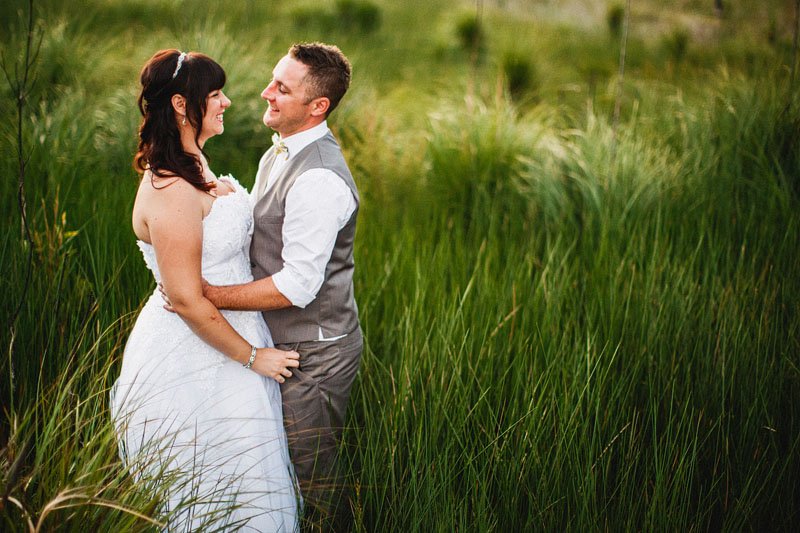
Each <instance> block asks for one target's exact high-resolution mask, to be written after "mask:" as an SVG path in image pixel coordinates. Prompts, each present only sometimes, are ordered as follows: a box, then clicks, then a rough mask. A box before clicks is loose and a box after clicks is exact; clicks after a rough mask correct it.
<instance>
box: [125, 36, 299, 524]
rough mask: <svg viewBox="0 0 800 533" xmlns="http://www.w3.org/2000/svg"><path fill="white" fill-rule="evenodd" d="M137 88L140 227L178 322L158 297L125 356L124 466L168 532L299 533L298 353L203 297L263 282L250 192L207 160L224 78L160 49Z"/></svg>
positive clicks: (260, 324) (248, 315) (219, 123)
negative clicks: (291, 440)
mask: <svg viewBox="0 0 800 533" xmlns="http://www.w3.org/2000/svg"><path fill="white" fill-rule="evenodd" d="M140 81H141V85H142V90H141V94H140V95H139V100H138V103H139V109H140V111H141V112H142V115H143V120H142V124H141V127H140V129H139V148H138V153H137V154H136V158H135V160H134V163H135V166H136V167H137V170H138V171H139V172H141V173H142V174H143V176H142V180H141V183H140V185H139V190H138V192H137V194H136V201H135V203H134V207H133V230H134V233H135V234H136V236H137V238H138V246H139V248H140V249H141V251H142V253H143V255H144V261H145V263H146V264H147V267H148V268H149V269H150V270H151V271H152V273H153V276H154V277H155V281H156V282H161V283H162V284H163V287H164V291H165V293H166V294H167V296H168V298H169V301H170V302H171V305H172V307H173V309H174V310H175V311H176V313H170V312H168V311H167V310H165V309H163V307H162V306H163V300H162V298H161V296H160V294H159V293H158V291H157V290H154V291H153V294H152V295H151V296H150V298H149V299H148V300H147V302H146V304H145V305H144V307H143V309H142V311H141V314H140V315H139V317H138V319H137V321H136V324H135V326H134V328H133V330H132V332H131V335H130V338H129V339H128V343H127V345H126V347H125V353H124V356H123V361H122V371H121V373H120V376H119V379H118V380H117V382H116V383H115V385H114V388H113V391H112V398H111V410H112V416H113V420H114V423H115V425H116V428H117V431H118V433H119V436H120V439H119V440H120V452H121V454H122V458H123V460H125V461H126V464H127V466H128V467H129V468H130V469H131V471H132V473H133V474H134V476H135V478H136V479H137V481H139V482H140V483H142V484H143V486H146V487H147V488H148V490H153V491H154V493H155V494H157V495H158V497H160V498H161V500H162V501H163V506H162V512H163V518H164V520H166V522H167V529H169V530H192V531H194V530H198V529H228V528H243V530H245V531H246V530H256V531H295V530H297V527H298V519H297V506H298V499H299V496H298V495H297V494H298V493H297V492H296V490H295V487H296V485H295V482H294V472H293V470H292V465H291V462H290V460H289V453H288V450H287V445H286V435H285V433H284V428H283V415H282V411H281V399H280V390H279V386H278V383H283V381H284V380H285V378H287V377H290V376H291V375H292V373H291V368H296V367H298V366H299V360H298V358H299V356H298V354H297V353H296V352H286V351H281V350H277V349H275V348H272V347H271V346H272V345H273V344H272V339H271V337H270V334H269V330H268V329H267V326H266V324H265V323H264V321H263V319H262V317H261V314H260V313H257V312H248V311H219V310H217V308H215V307H214V305H213V304H212V303H211V302H210V301H208V300H207V299H205V298H204V297H203V291H202V278H205V279H207V280H208V281H209V282H210V283H213V284H216V285H231V284H237V283H245V282H248V281H250V280H252V276H251V273H250V261H249V257H248V249H249V246H250V245H249V242H250V238H251V235H252V231H253V218H252V206H251V205H250V200H249V195H248V194H247V191H246V190H245V189H244V188H243V187H242V186H241V185H239V183H238V182H237V181H236V180H235V179H233V178H232V177H230V176H225V177H219V178H218V177H216V176H215V175H214V174H213V173H212V172H211V169H210V168H209V167H208V162H207V160H206V157H205V154H204V152H203V145H204V144H205V142H206V141H207V140H208V139H209V138H211V137H213V136H214V135H219V134H221V133H222V132H223V130H224V122H223V115H224V113H225V110H226V109H227V108H228V107H229V106H230V104H231V102H230V100H229V99H228V98H227V97H226V96H225V94H224V93H223V92H222V87H223V85H224V84H225V72H224V71H223V70H222V67H220V66H219V65H218V64H217V63H216V62H215V61H214V60H212V59H211V58H209V57H208V56H205V55H203V54H200V53H196V52H192V53H188V54H186V53H182V52H180V51H178V50H162V51H160V52H158V53H156V54H155V55H154V56H153V57H152V58H151V59H150V60H149V61H148V62H147V63H146V64H145V66H144V68H143V69H142V72H141V76H140Z"/></svg>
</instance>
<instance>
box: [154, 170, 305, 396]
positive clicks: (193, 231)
mask: <svg viewBox="0 0 800 533" xmlns="http://www.w3.org/2000/svg"><path fill="white" fill-rule="evenodd" d="M149 203H150V206H149V209H148V212H149V216H148V218H147V227H148V231H149V234H150V240H151V243H152V244H153V247H154V248H155V252H156V259H157V261H158V268H159V270H160V272H161V281H162V284H163V290H164V292H165V293H166V294H167V296H168V297H169V301H170V303H171V305H172V308H173V309H174V310H175V312H176V313H178V315H180V317H181V318H182V319H183V320H184V321H185V322H186V324H187V325H188V326H189V327H190V328H191V330H192V331H193V332H194V333H195V334H197V335H198V336H199V337H200V338H202V339H203V340H204V341H206V342H207V343H208V344H210V345H211V346H213V347H214V348H216V349H217V350H219V351H220V352H222V353H224V354H225V355H227V356H228V357H230V358H231V359H233V360H235V361H238V362H239V363H242V364H245V363H247V362H248V359H249V358H250V350H251V347H250V344H249V343H248V342H247V341H246V340H245V339H244V338H243V337H242V336H241V335H239V334H238V333H237V332H236V330H234V329H233V327H232V326H231V325H230V324H229V323H228V321H227V320H225V317H223V316H222V314H221V313H220V312H219V310H218V308H217V307H215V306H214V304H213V303H212V302H211V301H210V300H208V299H207V298H206V297H204V296H203V288H202V276H201V259H202V242H203V225H202V224H203V205H202V202H201V201H199V200H198V195H197V194H196V190H194V188H193V187H192V186H191V185H189V184H188V183H186V182H183V181H182V180H181V181H180V182H178V183H175V185H173V186H171V187H167V188H165V189H162V190H159V191H157V192H156V193H155V194H152V195H151V196H150V198H149ZM298 366H299V356H298V355H297V353H296V352H285V351H282V350H276V349H274V348H259V349H258V350H257V355H256V359H255V362H254V364H253V366H252V369H253V370H254V371H255V372H257V373H259V374H261V375H264V376H268V377H272V378H274V379H276V380H277V381H278V382H280V383H282V382H283V381H284V378H286V377H291V375H292V374H291V371H290V370H289V369H290V368H296V367H298Z"/></svg>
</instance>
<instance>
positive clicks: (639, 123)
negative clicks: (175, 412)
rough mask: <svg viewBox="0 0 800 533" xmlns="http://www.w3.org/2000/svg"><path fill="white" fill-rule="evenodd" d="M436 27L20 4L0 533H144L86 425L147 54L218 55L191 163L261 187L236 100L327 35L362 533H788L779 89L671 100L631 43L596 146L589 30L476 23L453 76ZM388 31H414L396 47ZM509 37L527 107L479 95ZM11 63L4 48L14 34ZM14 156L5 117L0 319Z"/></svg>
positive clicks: (110, 319) (789, 298)
mask: <svg viewBox="0 0 800 533" xmlns="http://www.w3.org/2000/svg"><path fill="white" fill-rule="evenodd" d="M456 4H457V3H452V4H442V5H429V4H427V3H422V2H420V5H419V11H418V12H415V11H414V10H413V9H400V8H398V7H396V6H394V5H392V4H390V3H381V4H380V6H381V9H382V10H383V12H382V17H381V25H380V27H379V28H378V29H376V30H371V31H370V32H369V33H366V34H363V35H361V34H356V33H353V30H352V29H351V30H350V31H349V32H343V31H340V30H339V29H337V28H336V27H333V28H328V29H326V30H324V31H323V32H322V33H321V34H320V33H315V32H320V31H322V30H320V29H319V28H316V27H313V25H312V26H308V25H306V26H301V27H295V26H293V25H294V24H297V16H298V14H297V12H296V11H294V10H292V9H290V8H288V7H287V8H281V7H275V8H274V9H266V8H264V7H263V6H260V5H258V6H256V5H253V6H251V7H252V10H250V9H245V8H243V7H236V6H231V8H230V12H224V11H221V10H219V9H217V8H214V7H209V8H208V9H207V10H206V9H204V8H203V6H204V4H201V3H198V2H185V3H183V4H180V5H179V6H178V7H174V6H173V4H171V3H165V2H136V3H133V4H131V5H127V6H126V7H120V6H119V5H118V4H116V3H113V2H103V1H99V0H98V1H96V2H94V3H92V4H90V5H89V7H87V8H86V10H85V13H82V15H83V17H82V18H81V19H80V20H79V17H77V16H76V15H75V13H74V12H72V11H71V10H70V8H69V7H68V6H66V5H65V4H61V3H52V5H49V4H48V5H46V6H45V5H44V3H42V4H40V7H42V8H43V10H42V11H41V16H42V17H44V28H45V32H44V41H43V44H42V52H41V57H40V58H39V61H38V63H37V68H38V69H39V71H38V72H39V77H38V78H37V83H36V85H35V92H34V93H32V95H31V101H32V102H33V103H34V105H33V107H32V108H30V114H29V120H28V121H27V122H26V146H27V147H28V150H30V153H31V158H30V165H29V167H28V179H27V182H26V187H27V194H28V208H29V213H30V216H31V219H32V227H33V232H34V236H35V238H34V244H33V253H34V272H33V274H34V275H33V282H32V285H31V287H30V288H29V290H28V295H27V298H26V301H25V305H24V306H23V308H22V313H21V314H20V316H19V318H18V319H17V321H16V323H15V324H14V326H13V328H10V329H7V330H4V333H3V336H2V338H0V345H2V346H3V347H4V352H3V356H2V358H0V360H2V363H0V403H2V407H3V410H2V416H0V450H2V452H1V453H0V488H2V492H3V493H4V495H7V496H9V498H8V499H6V500H4V501H3V507H2V524H3V529H7V530H9V531H22V530H25V529H31V527H29V526H28V525H26V524H28V521H30V523H31V524H32V528H34V529H35V528H36V526H37V524H38V525H40V526H41V529H45V530H48V529H59V530H62V529H63V530H75V531H85V530H87V529H90V530H130V529H140V528H146V527H151V526H152V522H149V521H148V520H154V519H159V517H158V516H157V514H156V509H157V508H158V502H157V495H153V494H149V493H147V491H145V490H142V488H141V487H137V486H136V484H134V483H133V482H132V480H131V478H130V476H129V475H128V474H127V473H126V471H125V470H124V468H123V467H122V465H121V464H120V462H119V460H118V459H117V447H116V443H115V441H114V437H113V431H112V427H111V424H110V419H109V414H108V406H107V399H108V388H109V387H110V385H111V383H112V382H113V380H114V378H115V377H116V375H117V373H118V371H119V363H120V360H121V355H122V348H123V346H124V343H125V339H126V337H127V333H128V331H129V330H130V327H131V325H132V320H133V318H134V317H135V315H136V312H137V308H138V306H139V305H140V303H141V300H142V299H143V297H144V295H145V294H147V293H148V292H149V291H150V290H151V288H152V280H151V279H150V277H149V274H148V273H147V271H146V270H145V268H144V265H143V262H142V261H141V257H140V254H139V252H138V251H137V250H136V247H135V246H134V237H133V234H132V232H131V230H130V222H129V219H130V208H131V205H132V198H133V194H134V191H135V187H136V177H135V174H134V173H133V171H132V169H131V167H130V160H131V155H132V152H133V150H134V147H135V132H136V125H137V120H138V117H137V112H136V110H135V105H134V101H135V91H136V89H135V79H136V74H137V71H138V68H140V66H141V64H142V63H143V62H144V61H145V60H146V59H147V57H149V56H150V55H151V54H152V52H153V51H155V50H156V49H158V48H162V47H168V46H177V47H181V48H187V49H200V50H202V51H204V52H207V53H210V54H211V55H212V56H214V57H217V58H218V59H220V61H221V62H222V64H223V65H224V66H225V67H226V69H227V71H228V74H229V80H230V81H229V90H228V91H227V92H228V94H229V95H230V96H231V98H232V100H233V106H232V107H231V110H230V111H229V115H228V117H227V118H228V119H227V120H226V126H227V131H226V133H225V134H224V135H223V136H222V137H220V138H215V139H213V140H211V141H210V142H209V146H208V148H209V152H210V154H211V164H212V167H213V168H214V169H215V170H217V171H218V172H223V173H224V172H228V171H231V172H232V173H234V174H235V175H237V176H239V177H241V178H242V181H244V182H245V183H252V176H253V173H254V170H255V165H256V161H257V158H258V156H259V155H260V151H261V150H263V148H264V146H265V145H266V144H267V143H268V141H267V132H266V130H265V129H263V127H262V126H260V125H259V120H258V117H259V116H260V113H261V111H262V110H263V104H261V103H260V101H259V100H258V98H257V95H258V93H259V92H260V90H261V88H262V87H261V85H262V84H264V83H265V82H266V80H267V79H268V76H269V69H270V67H271V64H272V63H273V62H274V60H275V59H276V58H277V57H279V55H280V54H281V53H282V52H283V50H285V48H286V46H287V44H288V41H291V40H293V39H294V38H295V37H296V36H302V37H306V36H308V37H321V38H324V39H326V40H329V41H335V42H338V43H339V44H340V45H341V46H342V48H343V49H344V50H345V51H346V52H347V53H348V54H349V55H350V56H351V57H352V58H353V62H354V65H355V68H356V77H355V82H354V87H353V89H352V91H351V93H350V94H349V95H348V97H347V98H346V99H345V101H344V102H343V103H342V107H341V109H339V110H337V112H336V113H335V116H334V117H332V126H333V128H334V130H335V131H336V133H337V135H338V137H339V138H340V140H341V141H342V144H343V148H344V150H345V152H346V155H347V157H348V160H349V161H350V163H351V167H352V168H353V170H354V173H355V175H356V179H357V181H358V184H359V188H360V190H361V193H362V209H361V214H360V218H359V229H358V240H357V250H356V254H357V257H356V262H357V271H356V290H357V297H358V300H359V306H360V309H361V318H362V325H363V328H364V330H365V334H366V348H365V352H364V359H363V362H362V367H361V373H360V376H359V379H358V380H357V383H356V388H355V390H354V392H353V396H352V399H351V411H350V420H351V424H350V427H349V428H348V431H347V439H346V440H347V443H348V446H347V447H346V449H345V456H346V459H347V462H348V464H349V465H350V470H349V478H350V480H351V482H352V484H353V488H354V495H355V498H354V512H355V516H356V528H357V529H358V530H360V531H452V530H462V531H463V530H466V531H503V530H510V531H511V530H542V529H543V530H563V529H568V530H580V531H583V530H600V529H608V530H620V529H626V530H628V529H636V530H669V531H672V530H690V529H701V530H705V529H715V530H718V529H722V530H741V529H755V528H759V529H773V530H790V529H793V528H794V527H796V526H797V524H798V523H800V516H798V514H797V513H798V511H797V508H798V507H797V502H798V501H800V493H799V492H798V490H799V489H798V486H797V483H796V481H795V480H796V479H797V477H798V475H800V459H798V458H799V457H800V453H799V452H800V427H798V413H797V406H798V405H800V370H798V368H799V367H800V360H799V359H800V357H798V354H800V316H798V306H797V299H798V295H799V294H800V267H798V264H799V263H800V261H799V260H800V257H799V255H800V216H798V199H800V181H798V180H799V179H800V178H798V176H800V168H798V165H799V164H800V158H798V143H797V141H798V139H797V135H798V133H797V132H798V131H800V130H799V129H798V128H797V125H798V120H800V112H798V107H797V106H798V102H797V101H796V98H794V97H792V96H791V93H790V92H789V88H788V87H787V84H786V80H785V74H782V73H781V72H780V71H778V72H774V71H769V70H761V71H757V72H749V71H747V69H746V68H745V67H742V66H741V65H745V63H746V62H745V61H744V60H742V61H743V62H742V63H741V64H739V63H737V61H738V59H737V60H735V61H731V62H730V63H729V64H728V65H727V67H720V68H716V67H715V68H714V69H712V70H703V68H704V67H702V62H698V63H699V64H700V66H697V65H698V63H692V53H697V52H690V54H689V64H688V66H686V67H685V69H686V70H685V71H684V72H683V75H682V77H681V78H679V79H674V78H670V79H659V78H657V77H655V76H654V75H653V72H654V67H653V65H650V64H649V62H650V61H659V59H658V56H657V54H654V55H653V56H652V57H651V56H650V55H649V52H648V50H650V49H648V48H647V47H648V46H649V44H647V43H644V42H643V43H641V47H642V48H641V50H640V51H639V52H637V53H640V54H642V60H641V62H640V63H639V66H637V62H635V61H634V62H633V63H632V64H633V67H632V70H631V72H632V73H633V74H631V76H630V77H629V79H628V82H627V86H626V101H625V113H624V115H623V116H624V120H623V123H622V124H621V125H620V127H619V129H618V131H617V132H616V133H615V132H614V131H613V129H612V126H611V121H610V109H611V107H610V106H609V105H608V104H609V102H610V96H609V95H612V94H613V87H612V86H611V85H609V87H608V89H606V88H604V86H603V84H602V83H600V84H598V85H597V87H596V90H597V94H595V95H592V94H591V92H590V90H589V85H588V82H587V80H586V79H585V75H584V74H585V73H584V71H582V70H581V68H583V67H581V66H580V65H570V64H568V63H569V62H568V61H566V60H565V59H563V58H564V57H566V56H565V54H566V55H569V54H568V52H569V51H570V50H571V51H573V52H574V51H586V50H596V48H597V47H596V46H593V45H592V43H597V42H603V43H607V39H606V37H605V36H598V35H597V34H596V33H593V32H588V33H587V34H583V33H582V30H578V29H570V30H569V33H568V34H567V35H566V37H565V38H564V39H559V38H558V37H557V35H559V33H561V34H563V33H564V32H565V31H566V30H564V29H563V28H556V29H553V28H552V27H551V26H548V25H547V24H546V22H540V21H537V22H531V26H526V25H525V20H524V19H520V17H515V18H514V20H513V22H512V21H506V19H504V17H510V16H513V14H511V15H508V14H504V12H503V11H501V10H497V11H490V12H489V13H487V18H486V19H487V21H488V22H487V24H488V26H487V35H488V37H487V39H488V40H487V42H488V49H487V54H488V55H487V57H486V58H485V62H483V63H481V64H480V65H479V66H478V67H477V69H478V70H477V80H473V81H472V82H471V81H470V79H469V78H470V76H475V75H476V74H475V72H476V71H474V70H473V67H472V66H471V65H470V63H469V57H468V55H467V54H463V53H461V52H460V51H459V49H458V42H457V37H456V35H455V34H454V33H453V29H454V21H453V20H452V19H451V18H450V17H449V16H448V13H449V12H450V11H448V8H455V7H465V8H470V7H471V5H466V4H465V6H460V4H459V5H458V6H456ZM187 7H192V8H194V12H195V13H196V17H194V18H193V19H192V20H189V21H187V20H185V18H182V17H180V15H181V14H182V13H184V12H185V11H184V9H185V8H187ZM323 7H325V8H326V9H328V10H329V12H330V13H335V4H334V3H333V2H331V3H330V5H328V4H325V6H323ZM44 8H46V9H44ZM201 8H203V9H201ZM4 9H6V8H4ZM125 17H127V18H125ZM123 18H124V20H125V22H122V20H123ZM247 20H258V21H263V25H259V26H258V28H255V27H253V26H252V25H250V24H245V21H247ZM504 21H506V22H504ZM410 24H412V25H415V26H414V27H418V28H421V29H425V30H426V31H419V32H416V33H414V34H412V35H410V36H409V37H408V38H407V39H406V38H405V37H404V35H405V34H402V33H400V31H401V29H403V28H407V27H409V25H410ZM502 24H508V25H509V27H514V28H517V29H519V28H525V31H526V32H531V34H532V35H533V34H539V35H544V36H545V37H544V38H543V39H542V40H540V41H536V44H535V46H536V49H537V56H536V63H535V64H536V65H537V67H539V70H538V71H539V72H541V83H542V87H541V95H542V97H541V98H540V99H539V100H538V103H536V105H531V104H530V103H523V104H520V105H516V104H514V103H513V102H512V100H510V99H509V98H507V97H506V96H504V92H503V88H502V85H498V80H499V79H500V78H498V77H497V71H496V70H495V69H494V67H493V66H492V64H493V63H492V61H494V59H493V58H497V57H501V56H502V53H503V50H504V49H505V47H506V46H507V44H508V43H505V37H500V36H499V35H498V33H497V32H496V31H493V28H497V27H501V25H502ZM287 28H294V29H293V30H292V32H294V33H291V36H288V35H289V31H288V30H287ZM519 31H522V30H519ZM281 32H283V33H281ZM265 33H266V34H268V35H266V36H263V34H265ZM306 34H307V35H306ZM526 35H527V33H526ZM284 41H286V42H284ZM516 44H517V46H521V45H520V44H519V43H516ZM3 46H4V47H6V50H8V51H9V53H10V54H11V52H13V50H14V48H13V46H14V44H13V42H12V40H11V37H9V38H8V40H7V41H3ZM395 46H396V47H397V48H394V47H395ZM731 46H732V45H731ZM716 50H717V49H715V50H711V51H709V52H708V54H709V55H713V54H714V53H716ZM594 53H595V54H596V56H597V57H595V58H594V59H592V58H589V59H586V61H589V60H590V59H591V60H592V61H598V62H604V63H603V64H606V63H607V62H608V61H613V60H614V59H613V54H608V51H607V50H600V51H597V52H594ZM495 54H496V55H495ZM607 55H611V57H606V56H607ZM653 57H654V58H655V59H653ZM773 59H774V61H775V62H776V63H777V62H779V60H780V58H779V57H777V56H776V57H775V58H773ZM582 61H583V59H582ZM664 65H665V64H661V67H664ZM693 68H697V69H698V70H696V71H695V70H692V69H693ZM655 70H657V69H655ZM608 72H613V63H612V64H611V68H610V69H609V70H608ZM701 74H702V76H704V77H705V78H704V81H703V82H702V83H696V82H694V81H692V80H694V79H696V78H700V77H701ZM709 80H710V81H709ZM470 87H472V90H471V92H470ZM226 89H228V87H226ZM2 91H3V92H2V98H0V109H2V111H3V112H5V114H6V115H11V114H12V112H13V107H12V106H13V101H11V100H10V95H9V93H8V89H7V88H3V89H2ZM559 95H566V96H564V97H561V96H559ZM14 135H15V131H14V129H13V124H11V123H9V122H8V121H6V122H3V123H0V139H2V143H3V148H4V150H3V155H2V157H0V170H1V171H2V175H3V176H5V177H6V179H5V180H2V182H0V207H2V211H1V212H2V213H3V215H2V216H3V221H4V222H3V223H4V228H6V231H5V232H4V233H3V235H2V237H0V271H2V272H3V276H0V291H1V292H2V294H3V295H4V301H5V302H6V304H5V305H4V306H3V309H4V313H3V314H4V316H6V315H8V314H9V313H10V311H11V310H12V307H14V304H15V303H16V302H17V301H18V300H19V298H20V297H21V294H22V287H21V280H22V279H24V269H25V265H26V261H25V258H26V257H27V256H26V254H27V252H28V249H27V248H26V245H24V244H23V243H22V240H21V233H20V223H19V215H18V212H17V207H16V201H15V198H16V196H15V194H16V189H15V180H14V179H12V177H14V176H15V172H16V161H15V159H14V157H13V154H12V152H11V150H6V149H5V148H6V147H7V146H8V147H10V146H12V141H13V138H14Z"/></svg>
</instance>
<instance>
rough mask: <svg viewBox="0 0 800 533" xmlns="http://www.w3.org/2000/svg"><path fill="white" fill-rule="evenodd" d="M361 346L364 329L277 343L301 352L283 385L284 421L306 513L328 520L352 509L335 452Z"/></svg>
mask: <svg viewBox="0 0 800 533" xmlns="http://www.w3.org/2000/svg"><path fill="white" fill-rule="evenodd" d="M363 345H364V341H363V337H362V334H361V329H360V328H358V329H356V330H355V331H353V332H352V333H350V334H348V335H347V336H346V337H344V338H343V339H340V340H336V341H328V342H326V341H309V342H300V343H290V344H279V345H276V348H280V349H282V350H296V351H297V352H298V353H299V354H300V368H294V369H292V377H291V378H289V379H287V380H286V382H285V383H283V384H282V385H281V396H282V398H283V420H284V425H285V427H286V435H287V438H288V441H289V454H290V455H291V458H292V464H293V465H294V469H295V473H296V474H297V478H298V481H299V483H300V491H301V493H302V495H303V499H304V501H305V511H306V512H305V514H306V516H309V515H314V516H317V517H321V519H322V520H325V521H326V522H327V521H328V520H334V521H336V522H340V521H341V520H342V518H341V515H342V513H344V514H347V507H349V503H348V502H347V501H344V500H346V498H343V494H346V492H347V491H346V490H345V488H346V487H345V480H344V476H343V473H342V472H341V468H339V467H338V465H337V456H338V451H339V445H340V443H341V439H342V430H343V429H344V423H345V415H346V412H347V402H348V400H349V398H350V389H351V387H352V385H353V381H354V380H355V377H356V373H357V372H358V367H359V364H360V362H361V350H362V348H363ZM337 515H339V516H338V517H336V516H337ZM336 529H339V528H336Z"/></svg>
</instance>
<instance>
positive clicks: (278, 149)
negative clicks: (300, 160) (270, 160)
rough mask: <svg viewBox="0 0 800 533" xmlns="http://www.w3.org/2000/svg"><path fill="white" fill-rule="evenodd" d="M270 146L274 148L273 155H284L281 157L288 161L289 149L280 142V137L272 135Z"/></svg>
mask: <svg viewBox="0 0 800 533" xmlns="http://www.w3.org/2000/svg"><path fill="white" fill-rule="evenodd" d="M272 145H273V146H275V153H276V154H284V153H285V154H286V155H285V156H283V158H284V159H289V147H287V146H286V143H285V142H283V141H282V140H281V137H280V135H278V134H277V133H273V134H272Z"/></svg>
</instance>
